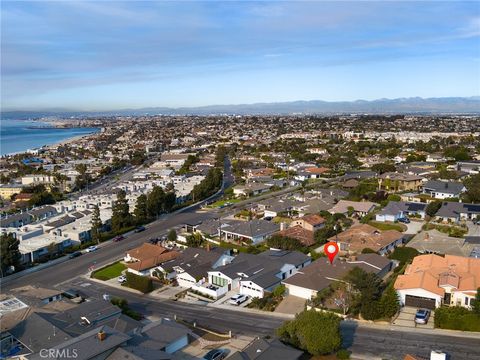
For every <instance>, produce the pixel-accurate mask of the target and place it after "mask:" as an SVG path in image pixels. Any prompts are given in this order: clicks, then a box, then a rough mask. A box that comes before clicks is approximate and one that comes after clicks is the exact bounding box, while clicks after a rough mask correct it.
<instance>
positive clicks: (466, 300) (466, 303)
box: [465, 296, 470, 306]
mask: <svg viewBox="0 0 480 360" xmlns="http://www.w3.org/2000/svg"><path fill="white" fill-rule="evenodd" d="M469 300H470V298H468V297H466V296H465V305H466V306H468V301H469Z"/></svg>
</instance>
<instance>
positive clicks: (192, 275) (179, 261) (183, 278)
mask: <svg viewBox="0 0 480 360" xmlns="http://www.w3.org/2000/svg"><path fill="white" fill-rule="evenodd" d="M232 260H233V256H231V255H230V254H229V250H226V249H224V248H215V249H211V250H210V249H207V250H206V249H201V248H191V247H189V248H186V249H185V250H183V251H182V252H181V253H180V255H179V256H178V257H177V258H176V259H174V260H172V261H169V262H166V263H164V264H163V265H162V267H163V268H164V269H165V270H166V272H167V273H168V274H169V275H170V274H172V275H170V277H172V278H173V277H174V278H176V280H177V282H178V285H179V286H181V287H184V288H191V287H192V286H194V285H195V284H197V283H198V282H200V281H202V280H204V278H205V277H207V276H208V274H207V273H208V271H209V270H211V269H216V268H217V267H219V266H223V265H226V264H228V263H230V262H231V261H232Z"/></svg>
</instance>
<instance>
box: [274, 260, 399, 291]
mask: <svg viewBox="0 0 480 360" xmlns="http://www.w3.org/2000/svg"><path fill="white" fill-rule="evenodd" d="M391 266H392V265H391V262H390V260H388V259H386V258H385V257H383V256H380V255H377V254H361V255H359V256H358V257H357V258H356V259H355V260H352V261H349V262H345V261H334V262H333V263H332V264H330V262H329V261H328V260H327V259H326V258H320V259H318V260H316V261H314V262H313V263H311V264H310V265H308V266H307V267H305V268H304V269H301V270H299V271H297V273H296V274H294V275H293V276H291V277H289V278H288V279H286V280H283V281H282V284H284V285H285V287H286V289H287V291H288V294H289V295H292V296H297V297H300V298H302V299H307V300H311V299H312V298H314V297H315V296H316V295H317V293H318V292H319V291H321V290H323V289H325V288H327V287H328V286H329V285H330V284H332V283H333V282H335V281H343V279H344V278H345V276H346V275H347V274H348V273H349V271H351V270H352V269H354V268H355V267H359V268H361V269H363V270H365V271H367V272H372V273H375V274H377V275H379V276H383V275H385V274H386V273H388V272H389V271H390V269H391Z"/></svg>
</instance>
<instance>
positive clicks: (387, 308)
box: [380, 286, 400, 318]
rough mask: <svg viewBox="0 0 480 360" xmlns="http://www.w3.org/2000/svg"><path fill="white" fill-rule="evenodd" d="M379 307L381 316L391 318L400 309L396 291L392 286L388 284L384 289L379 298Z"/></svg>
mask: <svg viewBox="0 0 480 360" xmlns="http://www.w3.org/2000/svg"><path fill="white" fill-rule="evenodd" d="M380 309H381V311H382V315H383V317H387V318H391V317H393V316H394V315H395V314H396V313H397V311H398V310H399V309H400V303H399V301H398V294H397V291H396V290H395V289H394V288H393V286H389V287H387V288H386V289H385V291H384V292H383V294H382V297H381V298H380Z"/></svg>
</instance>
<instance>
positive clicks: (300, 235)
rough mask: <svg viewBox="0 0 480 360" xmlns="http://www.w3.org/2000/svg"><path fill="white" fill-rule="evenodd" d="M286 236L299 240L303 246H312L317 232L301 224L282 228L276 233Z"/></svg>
mask: <svg viewBox="0 0 480 360" xmlns="http://www.w3.org/2000/svg"><path fill="white" fill-rule="evenodd" d="M275 235H280V236H284V237H289V238H292V239H296V240H298V241H299V242H300V243H301V244H302V245H303V246H312V245H313V244H315V233H314V232H313V231H310V230H307V229H304V228H303V227H301V226H300V225H295V226H290V227H288V228H287V229H284V230H280V231H279V232H277V233H275Z"/></svg>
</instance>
